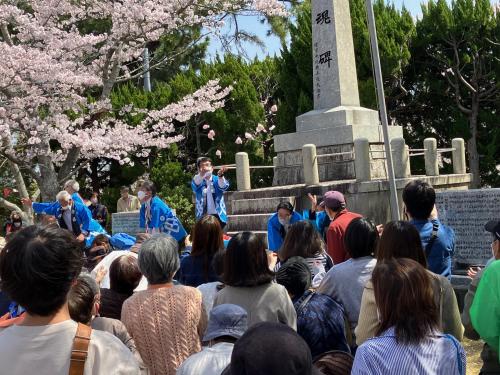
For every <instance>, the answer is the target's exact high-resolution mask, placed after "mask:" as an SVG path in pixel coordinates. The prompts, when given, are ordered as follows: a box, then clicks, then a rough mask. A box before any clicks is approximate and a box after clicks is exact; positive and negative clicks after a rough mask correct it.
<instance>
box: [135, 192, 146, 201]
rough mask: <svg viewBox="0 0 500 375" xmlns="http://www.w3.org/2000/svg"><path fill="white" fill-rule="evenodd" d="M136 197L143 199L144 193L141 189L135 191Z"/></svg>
mask: <svg viewBox="0 0 500 375" xmlns="http://www.w3.org/2000/svg"><path fill="white" fill-rule="evenodd" d="M137 198H139V200H141V201H142V200H143V199H144V198H146V193H145V192H143V191H142V190H140V191H139V192H138V193H137Z"/></svg>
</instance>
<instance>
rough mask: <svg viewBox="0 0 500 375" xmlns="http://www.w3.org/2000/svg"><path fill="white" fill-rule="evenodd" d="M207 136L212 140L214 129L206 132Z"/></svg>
mask: <svg viewBox="0 0 500 375" xmlns="http://www.w3.org/2000/svg"><path fill="white" fill-rule="evenodd" d="M207 137H208V139H210V140H212V141H213V140H214V138H215V131H213V130H210V131H209V132H208V134H207Z"/></svg>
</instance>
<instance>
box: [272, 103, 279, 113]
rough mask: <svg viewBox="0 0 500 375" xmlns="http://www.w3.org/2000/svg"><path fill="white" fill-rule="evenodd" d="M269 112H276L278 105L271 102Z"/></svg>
mask: <svg viewBox="0 0 500 375" xmlns="http://www.w3.org/2000/svg"><path fill="white" fill-rule="evenodd" d="M271 112H272V113H276V112H278V106H277V105H276V104H273V105H272V106H271Z"/></svg>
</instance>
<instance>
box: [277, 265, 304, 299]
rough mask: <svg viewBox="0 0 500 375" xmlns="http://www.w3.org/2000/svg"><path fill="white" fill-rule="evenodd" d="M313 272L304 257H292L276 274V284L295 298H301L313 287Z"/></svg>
mask: <svg viewBox="0 0 500 375" xmlns="http://www.w3.org/2000/svg"><path fill="white" fill-rule="evenodd" d="M311 279H312V276H311V270H310V269H309V266H308V265H307V262H306V261H305V259H304V258H302V257H291V258H290V259H288V260H287V261H286V262H285V263H283V264H282V265H281V267H280V268H279V270H278V272H276V282H277V283H278V284H281V285H283V286H284V287H285V288H286V290H287V291H288V293H290V294H291V295H292V296H293V297H300V296H302V295H303V294H304V292H305V291H306V290H307V289H309V288H310V287H311Z"/></svg>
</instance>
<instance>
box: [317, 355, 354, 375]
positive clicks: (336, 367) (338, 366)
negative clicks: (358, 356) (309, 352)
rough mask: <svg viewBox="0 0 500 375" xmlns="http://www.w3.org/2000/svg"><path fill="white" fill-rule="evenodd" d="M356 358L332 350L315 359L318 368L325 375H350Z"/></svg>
mask: <svg viewBox="0 0 500 375" xmlns="http://www.w3.org/2000/svg"><path fill="white" fill-rule="evenodd" d="M353 362H354V358H353V356H352V355H351V354H349V353H346V352H343V351H340V350H331V351H328V352H326V353H323V354H320V355H319V356H317V357H316V358H315V359H314V367H316V368H317V369H318V370H319V371H321V373H322V374H323V375H350V374H351V370H352V364H353Z"/></svg>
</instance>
